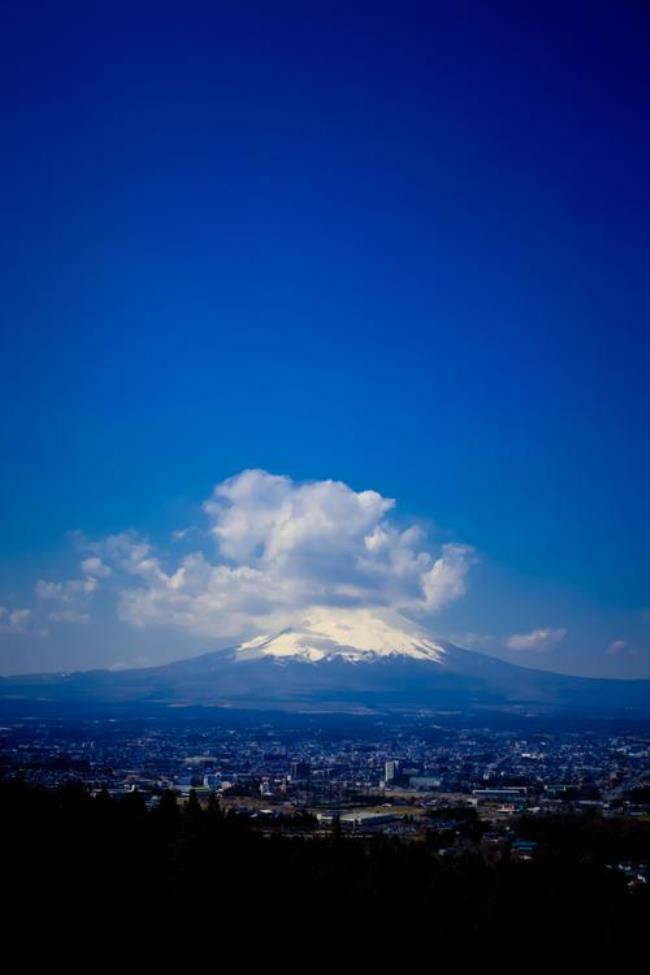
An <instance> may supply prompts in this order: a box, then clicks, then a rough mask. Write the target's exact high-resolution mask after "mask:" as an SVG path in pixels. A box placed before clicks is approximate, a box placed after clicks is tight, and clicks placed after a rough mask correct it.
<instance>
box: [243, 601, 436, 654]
mask: <svg viewBox="0 0 650 975" xmlns="http://www.w3.org/2000/svg"><path fill="white" fill-rule="evenodd" d="M237 654H238V656H240V657H241V658H243V659H249V658H251V657H265V656H270V657H293V658H297V659H300V660H304V661H309V662H312V663H313V662H316V661H320V660H329V659H333V658H336V657H340V658H343V659H344V660H348V661H352V662H359V663H364V662H371V661H372V660H376V659H377V657H396V656H398V657H399V656H402V657H409V658H411V659H416V660H430V661H433V662H435V663H442V662H443V660H444V656H445V654H446V650H445V649H444V647H443V646H442V645H441V644H440V643H439V642H438V641H436V640H435V638H434V637H433V636H432V635H431V634H430V633H428V631H427V630H425V629H424V628H423V627H421V626H418V624H417V623H412V622H411V621H410V620H407V619H406V618H405V617H404V616H401V615H400V614H399V613H395V612H392V611H390V610H384V609H339V608H337V609H334V608H331V607H328V608H324V607H322V606H319V607H315V608H314V609H313V610H311V611H308V612H307V613H306V614H305V618H304V620H303V621H302V622H301V623H300V624H298V625H297V626H291V627H288V628H287V629H285V630H282V631H281V632H280V633H276V634H274V635H270V636H269V635H265V636H258V637H255V639H254V640H248V641H247V642H246V643H242V645H241V646H240V647H239V649H238V650H237Z"/></svg>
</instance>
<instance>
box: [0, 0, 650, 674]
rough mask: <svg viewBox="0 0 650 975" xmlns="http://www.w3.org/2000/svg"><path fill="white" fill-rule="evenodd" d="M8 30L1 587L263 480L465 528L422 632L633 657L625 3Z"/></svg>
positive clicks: (649, 43)
mask: <svg viewBox="0 0 650 975" xmlns="http://www.w3.org/2000/svg"><path fill="white" fill-rule="evenodd" d="M0 37H1V40H0V77H1V84H0V101H1V103H2V118H3V126H2V129H3V131H2V135H3V138H2V142H3V150H2V155H1V157H0V173H1V176H2V182H1V186H2V213H3V218H2V224H3V231H2V253H1V259H2V272H3V273H2V280H3V283H2V320H3V326H2V340H1V346H0V354H1V356H2V384H1V388H0V397H1V399H2V402H1V403H0V410H1V412H0V416H1V418H2V419H1V432H2V441H1V454H0V456H1V457H2V462H3V469H4V476H3V478H2V487H1V493H0V508H1V518H2V523H1V526H0V527H1V537H2V560H1V562H0V605H5V606H7V607H11V606H14V605H15V606H27V605H32V602H33V598H32V595H28V594H31V593H32V590H33V584H34V579H35V578H36V577H37V576H43V575H44V574H46V573H47V572H48V571H50V570H52V571H54V568H55V563H56V560H57V559H59V558H62V559H63V558H64V555H62V554H61V552H62V549H63V547H64V541H63V540H64V539H65V535H66V533H67V532H68V531H70V530H73V529H78V530H81V531H83V532H85V533H87V534H88V535H90V536H93V537H97V536H101V535H103V534H106V533H108V532H111V531H118V530H121V529H123V528H125V527H129V526H131V527H133V528H136V529H138V530H139V531H142V532H145V533H147V534H150V535H152V536H155V535H156V534H163V533H167V532H168V531H169V530H171V528H173V527H176V526H177V524H178V523H179V522H180V523H182V522H183V519H184V518H185V517H186V516H187V512H188V511H190V510H192V509H194V508H195V507H196V506H197V505H198V504H199V503H200V502H201V500H202V499H203V498H205V497H206V496H207V495H208V494H209V492H210V489H211V486H212V485H213V484H214V483H215V482H217V481H220V480H222V479H223V478H225V477H227V476H228V475H231V474H234V473H236V472H237V471H240V470H242V469H244V468H248V467H261V468H266V469H268V470H270V471H274V472H277V473H286V474H290V475H291V476H292V477H294V478H295V479H297V480H302V479H308V478H314V479H320V478H335V479H340V480H343V481H345V482H346V483H348V484H350V485H351V486H352V487H354V488H355V489H358V490H359V489H363V488H373V489H375V490H377V491H380V492H381V493H382V494H383V495H386V496H389V497H394V498H396V499H397V501H398V511H399V512H401V513H403V514H404V515H405V516H407V515H408V516H415V517H421V518H425V519H431V520H432V521H433V522H435V524H436V525H438V526H440V528H441V530H442V531H443V533H444V534H445V535H447V534H448V535H449V537H453V538H454V539H460V540H462V541H464V542H466V543H468V544H471V545H473V546H475V547H476V549H477V550H478V552H479V553H480V556H481V567H480V568H479V569H478V570H477V576H476V582H475V585H474V586H473V587H472V591H471V592H470V594H469V596H468V597H467V602H466V603H465V604H461V603H458V604H457V606H455V607H454V608H453V612H452V615H451V617H450V620H449V622H448V624H447V629H448V630H449V629H450V628H451V630H453V629H454V628H455V630H456V632H458V631H460V630H472V631H474V630H478V631H479V632H485V633H486V634H488V635H489V636H490V638H491V639H492V640H495V641H496V642H495V643H494V644H493V646H492V651H493V652H499V653H500V654H501V655H503V656H508V654H507V652H504V651H503V648H502V646H501V642H500V641H502V637H503V635H504V634H507V633H510V632H513V631H528V630H532V629H535V628H536V627H541V626H556V627H558V626H562V627H566V628H567V631H568V633H567V639H566V641H565V642H564V645H563V647H562V648H559V647H558V648H557V649H556V650H553V651H552V653H551V654H549V655H547V656H545V657H544V659H543V660H542V659H541V658H540V657H536V658H535V660H534V663H535V664H536V665H539V666H549V667H551V666H552V667H553V668H557V669H565V670H573V671H576V670H580V671H582V672H585V673H592V672H593V673H607V672H611V673H615V674H618V675H621V676H622V675H624V674H646V675H648V676H650V621H648V620H647V619H644V610H647V609H648V607H650V558H649V552H650V517H649V514H650V511H649V508H650V504H649V501H648V499H649V497H650V484H649V480H650V477H649V474H650V452H649V448H648V429H649V419H650V415H649V414H650V410H649V400H650V392H649V390H650V383H649V381H648V377H649V373H650V361H649V360H650V354H649V353H650V338H649V334H648V323H649V314H648V312H649V307H650V301H649V284H648V281H649V277H648V244H649V240H648V237H649V230H648V228H649V227H650V219H649V218H650V212H649V211H650V199H649V192H648V173H649V172H650V127H649V121H650V119H649V116H650V111H649V106H650V99H649V92H650V86H649V81H650V77H649V75H650V69H649V61H650V59H649V52H650V8H649V7H648V5H647V4H646V3H643V2H640V0H639V2H634V0H624V2H619V3H613V2H612V3H597V2H590V3H575V4H567V3H566V2H565V3H557V4H556V3H542V4H540V5H538V6H536V5H530V4H522V3H512V4H510V3H507V4H506V3H498V2H497V3H487V2H483V3H476V4H473V3H469V4H463V3H454V4H447V3H445V4H438V3H425V4H414V3H409V2H406V3H400V4H386V5H383V4H381V3H379V2H376V0H375V2H373V3H368V4H365V3H355V2H352V3H341V4H338V3H323V4H314V3H306V2H305V3H283V2H277V3H246V2H237V3H235V2H233V3H223V4H219V3H217V4H208V3H196V2H184V3H182V4H166V3H164V2H160V0H159V2H156V3H151V4H147V3H139V2H137V0H135V2H130V3H128V4H127V3H118V2H112V3H110V4H99V3H87V2H84V3H79V4H76V3H71V2H67V0H59V2H43V3H35V2H29V0H25V2H21V3H18V2H9V3H6V4H4V5H3V9H2V30H1V31H0ZM53 566H54V568H53ZM30 600H31V601H30ZM645 615H646V616H647V613H645ZM440 628H441V629H444V626H443V622H442V621H441V627H440ZM78 633H79V630H78V629H77V630H75V633H74V636H69V635H66V634H64V635H63V636H52V635H51V636H50V637H49V638H43V637H40V638H36V637H34V638H31V637H30V636H29V634H20V635H19V636H14V635H12V634H5V642H6V646H7V648H6V650H5V651H4V653H5V660H6V663H3V661H2V659H0V670H2V669H6V670H8V669H12V670H15V669H30V668H31V667H32V665H33V666H36V664H38V666H43V663H44V662H47V660H51V661H52V663H53V664H55V665H58V663H59V659H58V657H57V654H59V655H60V654H61V653H62V652H63V650H62V648H63V647H65V646H67V645H68V644H69V645H72V644H74V645H75V646H78V648H81V646H82V644H83V645H84V646H85V647H86V648H87V647H88V644H89V642H92V641H91V640H90V637H89V636H88V630H86V631H85V635H84V637H80V636H79V635H78ZM2 639H3V635H2V634H0V640H2ZM619 640H620V641H625V642H626V643H627V647H626V648H625V650H624V651H623V648H621V652H620V653H616V654H609V655H608V654H606V653H605V650H606V647H607V646H608V645H609V644H610V643H611V642H612V641H619ZM75 641H76V643H75ZM632 651H634V652H632ZM82 652H88V654H89V661H90V662H92V660H94V659H95V658H94V657H92V652H91V651H90V650H88V651H82V650H81V649H78V650H77V651H75V653H77V655H78V659H77V657H74V660H73V661H72V662H73V663H79V662H80V661H83V658H82V656H80V654H82ZM170 652H171V651H170ZM1 653H2V650H1V649H0V654H1ZM91 658H92V659H91ZM71 659H72V658H71ZM97 659H100V660H101V661H104V662H106V661H105V658H104V657H102V656H101V655H100V657H98V658H97ZM509 659H514V658H512V657H509ZM517 659H521V657H518V658H517ZM106 660H108V658H106ZM527 662H531V661H530V660H527ZM22 663H24V666H21V664H22ZM63 663H67V658H66V661H63Z"/></svg>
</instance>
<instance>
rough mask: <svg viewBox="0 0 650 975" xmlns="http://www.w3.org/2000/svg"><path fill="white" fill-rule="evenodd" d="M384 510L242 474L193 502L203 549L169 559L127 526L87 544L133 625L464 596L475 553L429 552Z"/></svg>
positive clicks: (235, 626)
mask: <svg viewBox="0 0 650 975" xmlns="http://www.w3.org/2000/svg"><path fill="white" fill-rule="evenodd" d="M394 506H395V502H394V501H393V500H392V499H390V498H384V497H382V496H381V495H380V494H378V493H377V492H376V491H358V492H357V491H354V490H353V489H352V488H350V487H349V486H348V485H346V484H343V483H342V482H340V481H331V480H326V481H310V482H304V483H297V482H295V481H293V480H292V479H291V478H289V477H283V476H277V475H272V474H269V473H267V472H266V471H261V470H248V471H244V472H242V473H241V474H238V475H236V476H234V477H231V478H228V479H227V480H226V481H223V482H222V483H221V484H218V485H217V486H216V487H215V489H214V491H213V493H212V495H211V496H210V498H208V500H207V501H206V502H205V504H204V505H203V510H204V512H205V514H206V515H207V518H208V525H207V529H208V531H207V534H206V533H204V537H206V538H207V540H208V542H211V544H209V545H208V546H207V547H205V548H204V550H203V551H200V550H199V551H194V552H192V553H190V554H188V555H185V556H183V557H182V558H181V559H180V560H179V559H178V558H176V559H174V558H170V557H169V556H168V555H167V554H166V553H164V552H158V551H156V550H154V548H153V547H152V545H151V544H150V543H149V542H148V541H147V540H146V539H143V538H141V537H140V536H139V535H137V534H136V533H134V532H125V533H121V534H118V535H113V536H110V537H109V538H107V539H104V540H103V541H101V542H95V543H92V544H89V543H85V548H86V550H87V551H88V552H91V553H92V555H93V556H94V557H95V558H96V559H97V560H98V561H99V560H101V563H102V565H105V566H106V567H107V568H108V569H110V570H111V571H112V573H113V575H112V583H113V587H114V590H115V593H116V596H117V599H118V610H119V615H120V617H121V618H122V619H123V620H125V621H127V622H128V623H130V624H132V625H134V626H137V627H145V626H149V625H172V626H176V627H180V628H182V629H185V630H187V631H189V632H191V633H194V634H197V635H201V636H210V637H226V636H238V635H242V634H246V633H251V632H255V631H259V630H266V629H273V628H276V627H282V626H284V625H287V623H289V622H290V621H291V620H292V619H294V618H296V617H298V616H301V615H302V614H303V613H304V611H305V610H306V609H308V608H309V607H313V606H342V607H368V606H375V605H376V606H389V607H393V608H396V609H400V610H405V611H408V612H411V613H415V614H418V613H419V614H426V613H436V612H439V611H440V610H441V609H443V608H444V607H445V606H446V605H448V604H449V603H451V602H452V601H454V600H456V599H458V598H459V597H461V596H462V595H463V594H464V593H465V591H466V586H467V574H468V571H469V569H470V567H471V566H472V564H474V562H475V561H476V556H475V554H474V550H473V549H472V548H470V547H469V546H467V545H460V544H446V545H443V546H442V547H441V548H440V549H439V550H438V551H433V552H432V551H431V550H430V546H428V545H427V543H426V538H425V536H424V533H423V531H422V530H421V529H420V528H419V526H417V525H411V526H408V527H406V528H404V527H399V526H397V525H396V524H394V523H393V522H392V521H391V520H390V518H389V513H390V512H391V511H392V509H393V508H394ZM195 534H196V535H197V537H198V535H199V533H198V531H197V532H196V533H195ZM89 561H90V560H89V559H87V560H86V561H85V562H84V563H83V565H84V566H87V563H88V562H89ZM42 595H44V593H42Z"/></svg>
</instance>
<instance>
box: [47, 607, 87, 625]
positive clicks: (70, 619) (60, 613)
mask: <svg viewBox="0 0 650 975" xmlns="http://www.w3.org/2000/svg"><path fill="white" fill-rule="evenodd" d="M47 618H48V619H49V620H52V621H53V622H54V623H88V622H89V620H90V616H89V614H88V613H80V612H78V611H77V610H76V609H57V610H54V611H53V612H52V613H50V614H49V615H48V617H47Z"/></svg>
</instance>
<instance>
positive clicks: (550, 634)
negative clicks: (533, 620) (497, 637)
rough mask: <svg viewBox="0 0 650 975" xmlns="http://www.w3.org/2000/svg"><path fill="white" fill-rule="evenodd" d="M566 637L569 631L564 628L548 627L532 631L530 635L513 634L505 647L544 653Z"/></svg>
mask: <svg viewBox="0 0 650 975" xmlns="http://www.w3.org/2000/svg"><path fill="white" fill-rule="evenodd" d="M566 635H567V631H566V629H565V628H564V627H562V626H561V627H556V628H553V627H550V626H546V627H542V628H540V629H538V630H531V631H530V633H513V634H512V636H509V637H508V638H507V640H506V641H505V645H506V646H507V647H508V648H509V649H510V650H523V651H531V652H542V651H544V650H550V649H551V647H553V646H555V645H556V644H558V643H560V642H561V641H562V640H563V639H564V638H565V636H566Z"/></svg>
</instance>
